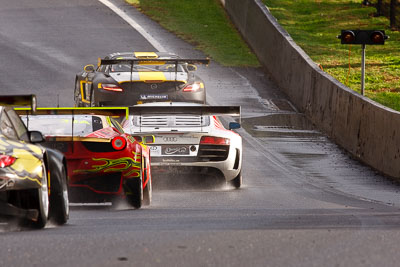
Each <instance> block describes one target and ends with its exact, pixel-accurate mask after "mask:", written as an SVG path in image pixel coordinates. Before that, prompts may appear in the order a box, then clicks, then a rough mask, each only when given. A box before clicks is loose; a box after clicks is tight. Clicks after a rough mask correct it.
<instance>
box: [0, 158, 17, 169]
mask: <svg viewBox="0 0 400 267" xmlns="http://www.w3.org/2000/svg"><path fill="white" fill-rule="evenodd" d="M15 160H16V158H14V157H11V156H7V155H0V168H4V167H8V166H10V165H11V164H13V163H14V162H15Z"/></svg>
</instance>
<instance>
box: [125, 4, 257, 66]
mask: <svg viewBox="0 0 400 267" xmlns="http://www.w3.org/2000/svg"><path fill="white" fill-rule="evenodd" d="M126 1H127V2H128V3H130V4H133V5H134V6H136V7H137V8H138V9H139V10H141V11H142V12H143V13H144V14H146V15H147V16H149V17H150V18H152V19H153V20H155V21H157V22H158V23H160V25H161V26H163V27H164V28H166V29H167V30H169V31H171V32H173V33H175V34H176V35H177V36H179V37H181V38H182V39H184V40H186V41H188V42H189V43H191V44H193V45H195V46H196V47H197V48H198V49H200V50H201V51H203V52H204V53H205V54H206V55H207V56H209V57H211V59H213V60H215V61H217V62H219V63H220V64H222V65H224V66H250V67H257V66H259V62H258V60H257V58H256V56H255V55H254V54H253V53H252V51H251V50H250V49H249V47H248V46H247V44H246V43H245V42H244V41H243V39H242V38H241V36H240V35H239V34H238V32H237V30H236V29H235V27H234V26H233V25H232V24H231V22H230V20H229V19H228V17H227V15H226V13H225V11H224V9H223V7H222V6H221V4H220V3H219V0H192V1H191V0H173V1H167V0H126Z"/></svg>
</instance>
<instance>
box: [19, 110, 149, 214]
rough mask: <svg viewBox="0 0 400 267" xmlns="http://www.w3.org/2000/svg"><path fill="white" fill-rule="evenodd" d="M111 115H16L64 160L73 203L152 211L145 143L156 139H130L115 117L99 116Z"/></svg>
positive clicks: (56, 112) (52, 112)
mask: <svg viewBox="0 0 400 267" xmlns="http://www.w3.org/2000/svg"><path fill="white" fill-rule="evenodd" d="M110 110H112V108H98V109H93V108H89V109H88V108H38V110H37V112H36V113H35V115H26V114H25V115H23V114H24V113H25V112H27V110H17V112H18V113H19V114H20V115H21V117H22V119H23V121H24V122H25V124H26V126H27V127H28V129H30V130H36V129H40V130H41V132H42V133H43V135H44V136H45V139H46V142H45V143H43V145H44V146H47V147H50V148H53V149H57V150H59V151H61V152H63V153H64V155H65V156H66V158H67V168H68V175H69V186H70V201H71V202H108V201H111V202H112V203H115V202H118V201H119V200H121V198H122V199H126V200H127V202H128V203H129V204H130V205H131V206H133V207H134V208H140V207H141V206H142V204H144V205H149V204H150V202H151V196H152V187H151V171H150V152H149V148H148V147H147V146H146V141H147V142H150V143H151V141H152V140H154V138H153V137H152V136H148V137H147V138H145V137H143V138H142V137H140V136H131V135H129V134H126V133H124V131H123V129H122V127H121V126H120V125H119V123H118V122H117V121H116V120H114V119H113V118H112V117H111V116H105V115H97V114H108V112H111V113H110V114H115V113H116V112H112V111H110ZM118 112H119V113H121V112H123V109H122V111H118ZM118 112H117V113H118ZM72 113H73V114H72ZM85 113H91V114H85ZM77 114H79V115H77ZM95 114H96V115H95Z"/></svg>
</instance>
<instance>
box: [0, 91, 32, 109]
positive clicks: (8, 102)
mask: <svg viewBox="0 0 400 267" xmlns="http://www.w3.org/2000/svg"><path fill="white" fill-rule="evenodd" d="M0 105H1V106H18V107H24V106H25V107H26V106H30V108H29V109H31V110H34V111H35V110H36V105H37V101H36V96H35V95H1V96H0Z"/></svg>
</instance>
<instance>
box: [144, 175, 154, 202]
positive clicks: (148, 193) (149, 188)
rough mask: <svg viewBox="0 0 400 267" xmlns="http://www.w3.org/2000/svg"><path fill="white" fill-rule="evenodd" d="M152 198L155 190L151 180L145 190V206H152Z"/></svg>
mask: <svg viewBox="0 0 400 267" xmlns="http://www.w3.org/2000/svg"><path fill="white" fill-rule="evenodd" d="M152 196H153V188H152V184H151V178H150V179H149V181H148V182H147V184H146V187H145V188H144V190H143V205H145V206H149V205H150V204H151V199H152Z"/></svg>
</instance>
